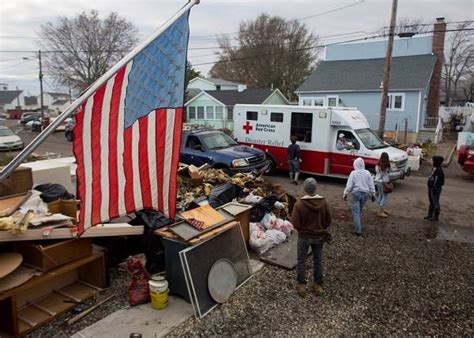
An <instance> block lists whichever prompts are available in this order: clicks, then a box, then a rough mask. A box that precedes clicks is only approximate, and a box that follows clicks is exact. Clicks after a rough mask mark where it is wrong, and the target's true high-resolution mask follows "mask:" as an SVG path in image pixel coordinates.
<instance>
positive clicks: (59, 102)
mask: <svg viewBox="0 0 474 338" xmlns="http://www.w3.org/2000/svg"><path fill="white" fill-rule="evenodd" d="M68 102H69V100H56V101H54V102H53V103H52V104H51V105H52V106H62V105H63V104H66V103H68Z"/></svg>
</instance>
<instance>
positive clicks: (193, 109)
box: [188, 106, 196, 120]
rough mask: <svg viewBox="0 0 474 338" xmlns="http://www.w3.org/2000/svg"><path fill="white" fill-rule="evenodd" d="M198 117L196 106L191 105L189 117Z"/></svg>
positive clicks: (192, 118)
mask: <svg viewBox="0 0 474 338" xmlns="http://www.w3.org/2000/svg"><path fill="white" fill-rule="evenodd" d="M195 118H196V107H193V106H189V107H188V119H189V120H194V119H195Z"/></svg>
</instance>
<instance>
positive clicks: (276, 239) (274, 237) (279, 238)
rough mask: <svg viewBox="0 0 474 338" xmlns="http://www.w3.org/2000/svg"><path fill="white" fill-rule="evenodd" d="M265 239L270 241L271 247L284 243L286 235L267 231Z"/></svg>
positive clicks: (280, 232) (278, 231)
mask: <svg viewBox="0 0 474 338" xmlns="http://www.w3.org/2000/svg"><path fill="white" fill-rule="evenodd" d="M266 234H267V239H268V240H269V241H270V243H271V244H272V246H273V245H278V244H281V243H283V242H284V241H286V235H285V234H284V233H283V232H282V231H280V230H275V229H271V230H267V231H266Z"/></svg>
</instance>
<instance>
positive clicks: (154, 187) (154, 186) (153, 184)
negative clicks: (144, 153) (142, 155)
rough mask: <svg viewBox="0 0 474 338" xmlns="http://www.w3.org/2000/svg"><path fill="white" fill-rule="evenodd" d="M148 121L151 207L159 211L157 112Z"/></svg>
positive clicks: (152, 113)
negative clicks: (156, 149) (156, 154)
mask: <svg viewBox="0 0 474 338" xmlns="http://www.w3.org/2000/svg"><path fill="white" fill-rule="evenodd" d="M148 119H149V121H148V132H147V135H148V145H147V147H148V152H149V153H150V156H148V170H149V174H148V177H149V179H150V195H151V205H152V206H151V207H152V208H153V209H158V182H157V177H156V157H155V156H154V154H152V152H155V148H156V145H157V144H158V142H157V139H156V129H155V126H156V124H155V123H156V121H155V120H156V111H153V112H151V113H150V115H149V118H148Z"/></svg>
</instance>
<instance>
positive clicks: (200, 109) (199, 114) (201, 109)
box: [197, 106, 204, 120]
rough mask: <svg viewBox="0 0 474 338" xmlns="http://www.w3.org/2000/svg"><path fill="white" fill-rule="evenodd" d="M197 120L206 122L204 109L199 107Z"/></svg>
mask: <svg viewBox="0 0 474 338" xmlns="http://www.w3.org/2000/svg"><path fill="white" fill-rule="evenodd" d="M197 118H198V120H204V107H201V106H199V107H197Z"/></svg>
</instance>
